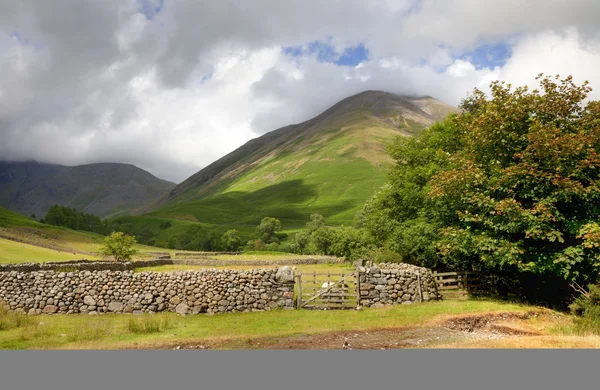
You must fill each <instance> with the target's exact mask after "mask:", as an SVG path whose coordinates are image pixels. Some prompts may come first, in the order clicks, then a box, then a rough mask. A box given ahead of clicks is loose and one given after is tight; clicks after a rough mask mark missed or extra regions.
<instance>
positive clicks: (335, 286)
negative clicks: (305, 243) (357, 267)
mask: <svg viewBox="0 0 600 390" xmlns="http://www.w3.org/2000/svg"><path fill="white" fill-rule="evenodd" d="M358 283H359V279H358V274H357V273H356V272H351V273H330V272H327V273H318V272H316V271H314V272H308V273H301V272H297V273H296V307H297V308H304V309H322V310H332V309H337V310H339V309H355V308H357V307H358V302H359V296H358V294H359V293H358V291H359V288H358Z"/></svg>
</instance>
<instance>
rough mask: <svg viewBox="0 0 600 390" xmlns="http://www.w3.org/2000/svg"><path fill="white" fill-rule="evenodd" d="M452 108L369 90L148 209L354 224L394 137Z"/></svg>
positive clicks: (290, 223) (217, 217) (215, 217)
mask: <svg viewBox="0 0 600 390" xmlns="http://www.w3.org/2000/svg"><path fill="white" fill-rule="evenodd" d="M452 111H453V108H452V107H449V106H446V105H443V104H442V103H440V102H438V101H436V100H435V99H432V98H428V97H424V98H408V97H401V96H397V95H392V94H389V93H385V92H377V91H369V92H364V93H362V94H358V95H355V96H352V97H350V98H347V99H344V100H343V101H341V102H340V103H338V104H336V105H335V106H333V107H331V108H330V109H328V110H327V111H325V112H323V113H322V114H320V115H319V116H317V117H315V118H313V119H311V120H309V121H307V122H304V123H301V124H298V125H292V126H287V127H285V128H282V129H278V130H275V131H273V132H271V133H267V134H265V135H264V136H262V137H259V138H257V139H255V140H252V141H250V142H249V143H247V144H246V145H244V146H242V147H240V148H239V149H238V150H236V151H234V152H232V153H230V154H229V155H227V156H225V157H223V158H222V159H220V160H218V161H216V162H215V163H214V164H212V165H210V166H208V167H206V168H205V169H203V170H202V171H200V172H198V173H197V174H195V175H193V176H192V177H190V178H189V179H188V180H186V181H184V182H183V183H181V184H180V185H178V186H177V187H175V188H174V189H173V190H172V191H171V193H170V194H169V195H168V196H166V197H163V198H162V199H161V200H160V201H159V202H157V203H156V204H154V205H153V207H151V208H149V209H146V210H144V211H145V212H147V214H148V215H151V216H153V217H167V218H176V219H184V220H188V221H198V222H203V223H210V224H216V225H233V224H238V225H244V224H256V223H257V222H259V221H260V219H261V218H262V217H264V216H273V217H277V218H279V219H281V221H282V223H283V224H284V226H285V227H288V228H289V227H294V226H301V225H303V224H304V223H305V222H306V220H307V219H308V216H309V215H310V214H311V213H315V212H317V213H321V214H323V215H324V216H325V217H326V218H327V221H328V223H329V224H335V225H342V224H351V223H353V222H354V217H355V215H356V212H357V211H358V210H359V209H360V208H361V207H362V205H363V204H364V202H365V201H366V200H367V199H368V198H369V197H370V196H371V195H372V194H373V192H374V191H375V189H377V188H378V187H379V186H380V185H382V184H383V182H384V181H385V179H386V172H387V169H388V167H389V165H390V164H391V160H390V158H389V156H388V155H387V152H386V147H387V145H388V144H389V142H390V141H391V140H392V139H393V138H394V137H396V136H399V135H400V136H411V135H413V134H416V133H418V132H419V131H420V130H422V129H423V128H425V127H427V126H429V125H431V124H432V123H433V122H435V121H436V120H437V119H439V118H442V117H443V116H445V115H446V114H448V113H449V112H452Z"/></svg>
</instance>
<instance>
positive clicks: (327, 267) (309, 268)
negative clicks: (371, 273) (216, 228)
mask: <svg viewBox="0 0 600 390" xmlns="http://www.w3.org/2000/svg"><path fill="white" fill-rule="evenodd" d="M275 267H276V266H269V265H265V266H263V267H261V266H256V265H235V264H231V265H226V266H206V265H180V264H170V265H161V266H158V267H140V268H136V272H146V271H153V272H172V271H199V270H202V269H211V268H215V269H237V270H243V269H256V268H275ZM293 267H295V268H296V270H297V271H300V272H303V273H310V272H313V271H315V272H319V273H322V272H331V273H350V272H353V271H354V269H355V268H354V267H353V266H352V265H350V264H297V265H294V266H293Z"/></svg>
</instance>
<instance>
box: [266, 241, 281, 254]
mask: <svg viewBox="0 0 600 390" xmlns="http://www.w3.org/2000/svg"><path fill="white" fill-rule="evenodd" d="M264 250H266V251H269V252H278V251H279V244H278V243H276V242H272V243H270V244H267V245H265V248H264Z"/></svg>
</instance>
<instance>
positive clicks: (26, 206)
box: [0, 161, 175, 218]
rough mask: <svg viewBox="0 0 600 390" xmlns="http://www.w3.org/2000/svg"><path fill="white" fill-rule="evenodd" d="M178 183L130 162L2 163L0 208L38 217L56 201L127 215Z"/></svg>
mask: <svg viewBox="0 0 600 390" xmlns="http://www.w3.org/2000/svg"><path fill="white" fill-rule="evenodd" d="M174 186H175V184H174V183H171V182H168V181H165V180H161V179H158V178H156V177H155V176H153V175H152V174H150V173H149V172H146V171H144V170H142V169H140V168H138V167H136V166H133V165H130V164H114V163H100V164H88V165H79V166H73V167H69V166H63V165H55V164H42V163H38V162H2V161H0V206H2V207H6V208H8V209H10V210H13V211H16V212H19V213H21V214H24V215H27V216H29V215H31V214H35V215H36V217H38V218H40V217H43V216H44V215H45V214H46V212H47V211H48V209H49V208H50V206H52V205H54V204H59V205H63V206H68V207H72V208H75V209H77V210H78V211H83V212H85V213H91V214H95V215H98V216H101V217H110V216H116V215H120V214H125V213H128V212H130V211H131V210H133V209H135V208H137V207H140V206H142V205H144V204H145V203H147V202H150V201H154V200H156V199H157V198H159V197H160V196H162V195H164V194H165V193H167V192H169V190H171V189H172V188H173V187H174Z"/></svg>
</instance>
